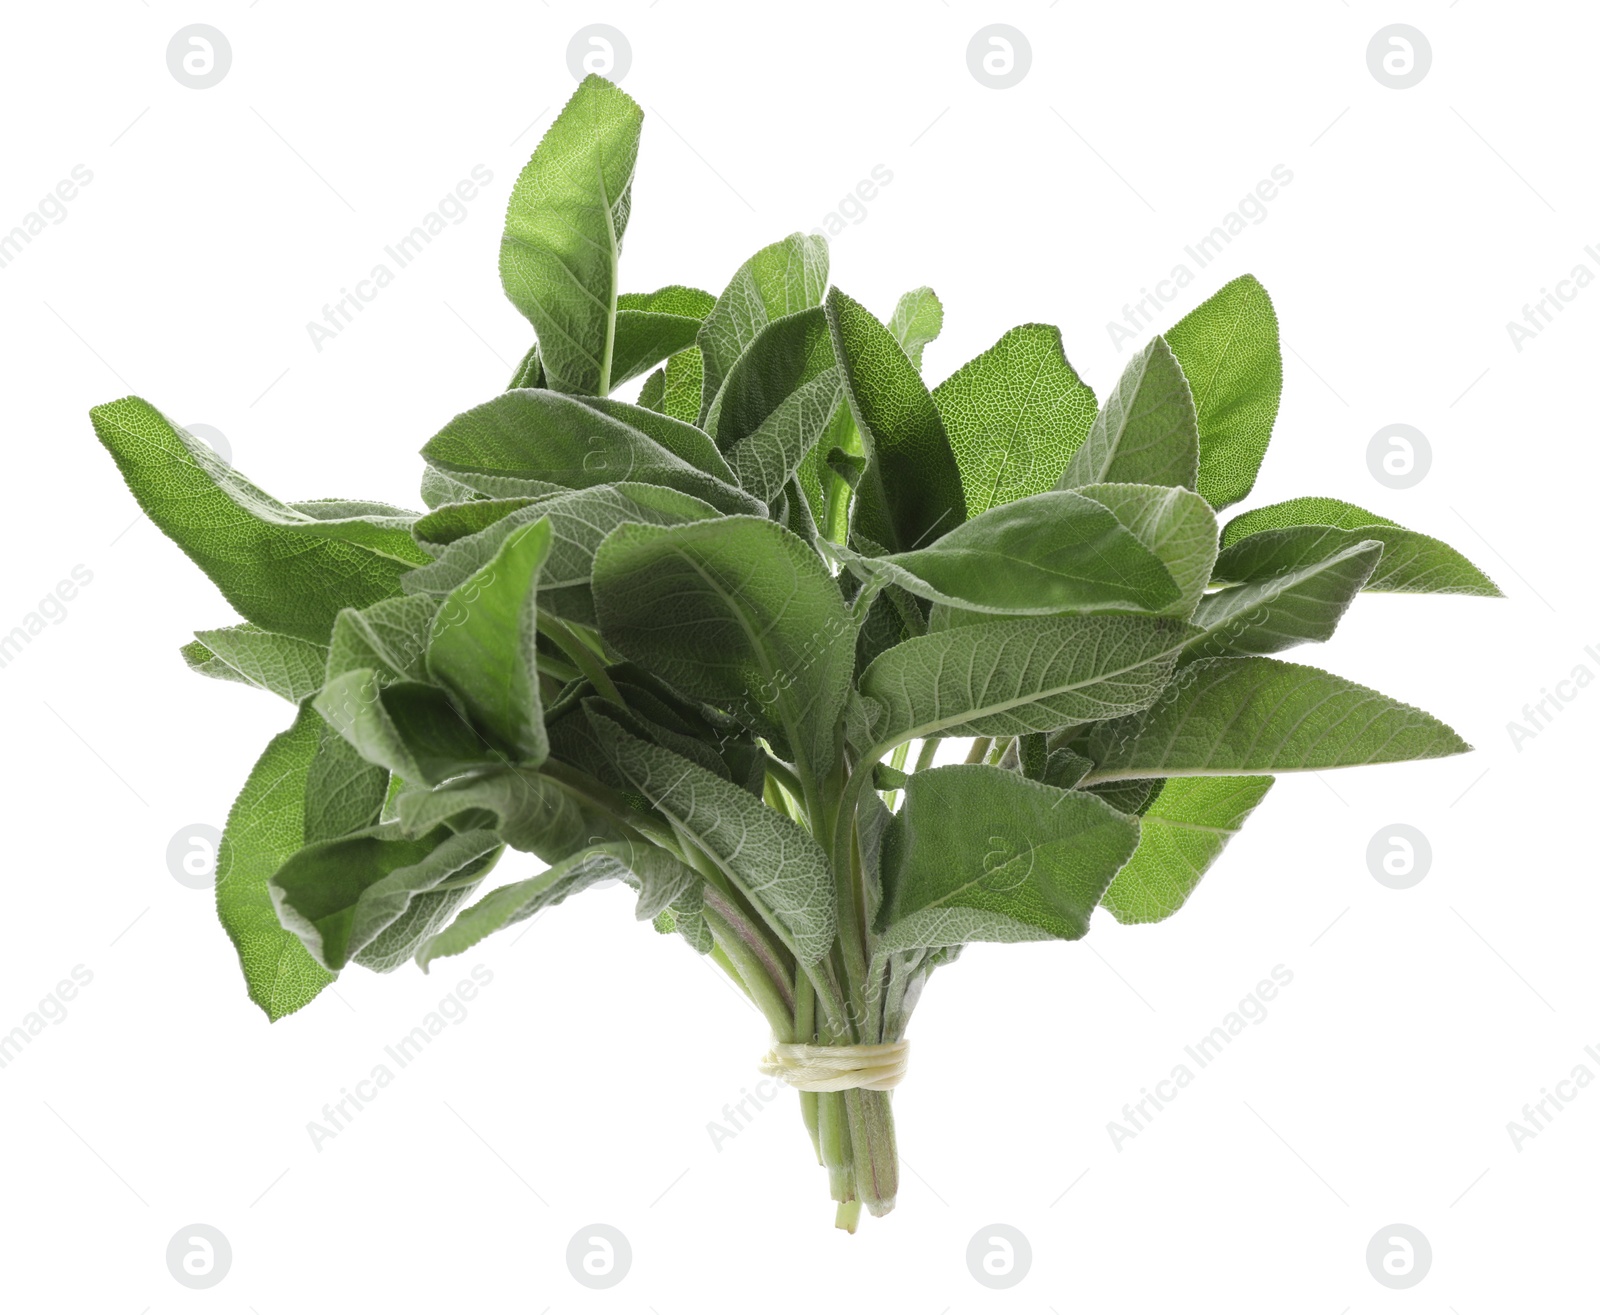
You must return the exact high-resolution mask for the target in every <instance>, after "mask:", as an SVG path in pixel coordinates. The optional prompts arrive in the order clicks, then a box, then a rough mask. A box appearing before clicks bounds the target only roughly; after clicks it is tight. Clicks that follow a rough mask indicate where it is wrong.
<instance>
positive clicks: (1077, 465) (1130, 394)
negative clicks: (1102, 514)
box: [1058, 337, 1200, 489]
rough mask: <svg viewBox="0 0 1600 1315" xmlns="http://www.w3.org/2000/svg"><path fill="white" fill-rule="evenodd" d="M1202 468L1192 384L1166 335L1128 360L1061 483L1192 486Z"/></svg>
mask: <svg viewBox="0 0 1600 1315" xmlns="http://www.w3.org/2000/svg"><path fill="white" fill-rule="evenodd" d="M1199 469H1200V431H1199V425H1198V422H1197V420H1196V419H1195V405H1194V398H1193V396H1192V395H1191V394H1190V392H1189V382H1188V380H1186V379H1185V378H1184V377H1183V370H1182V368H1181V367H1180V366H1179V365H1178V362H1177V358H1176V357H1174V356H1173V354H1172V349H1171V348H1170V347H1168V346H1167V342H1166V339H1164V338H1161V337H1156V338H1152V339H1151V340H1150V343H1149V345H1148V346H1147V347H1145V349H1144V350H1143V351H1141V352H1140V353H1139V354H1138V355H1136V356H1135V357H1134V358H1133V359H1132V360H1131V361H1129V362H1128V368H1127V369H1125V370H1124V371H1123V372H1122V378H1121V379H1119V380H1118V381H1117V386H1116V387H1115V388H1113V389H1112V390H1111V393H1110V395H1109V396H1108V397H1107V398H1106V400H1105V405H1104V406H1102V407H1101V408H1100V413H1099V414H1098V415H1096V416H1095V418H1094V424H1093V425H1091V426H1090V428H1089V436H1088V437H1087V438H1086V439H1085V440H1084V442H1083V446H1082V447H1080V448H1079V449H1078V450H1077V451H1076V452H1074V453H1073V454H1072V460H1071V461H1070V462H1068V463H1067V468H1066V470H1065V472H1064V473H1063V474H1062V476H1061V482H1060V484H1059V485H1058V487H1059V488H1064V489H1074V488H1080V487H1081V486H1083V485H1085V484H1161V485H1166V486H1168V487H1173V488H1185V489H1192V488H1194V486H1195V479H1196V476H1197V475H1198V473H1199Z"/></svg>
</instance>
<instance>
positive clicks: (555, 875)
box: [417, 841, 710, 972]
mask: <svg viewBox="0 0 1600 1315" xmlns="http://www.w3.org/2000/svg"><path fill="white" fill-rule="evenodd" d="M602 881H622V882H626V883H627V884H628V885H630V886H632V887H633V888H634V889H635V890H636V891H638V892H639V901H638V903H637V905H636V906H635V908H634V917H636V918H637V919H638V920H639V921H640V922H644V921H646V920H648V919H651V918H655V917H657V916H658V915H659V914H660V913H661V912H662V911H663V910H667V909H670V910H671V911H672V914H673V920H674V922H675V923H676V925H677V926H676V929H677V930H679V931H681V932H683V934H684V935H685V937H687V938H688V939H689V941H690V943H691V944H694V945H696V948H700V946H701V945H704V947H705V949H706V950H709V949H710V945H709V938H708V937H706V936H705V935H704V922H703V920H701V919H700V918H699V909H700V887H701V886H702V885H703V884H704V882H703V878H702V877H701V876H700V874H699V873H698V872H696V871H695V870H694V869H693V868H691V867H688V866H687V865H685V864H684V863H681V862H679V860H677V859H676V858H674V857H673V856H672V855H671V854H669V853H667V852H666V851H665V850H664V849H657V848H655V847H654V846H653V845H636V844H631V843H629V842H628V841H619V842H617V843H615V844H610V845H598V846H596V847H594V848H592V849H585V850H582V851H580V852H579V853H576V854H574V855H572V856H571V857H570V858H566V859H563V860H562V861H561V862H559V863H556V864H553V865H552V866H551V867H548V868H546V869H545V870H544V871H543V872H541V873H539V874H538V875H537V876H533V877H529V878H528V879H527V880H526V881H518V882H514V883H512V884H511V885H509V886H501V887H500V888H499V889H497V890H492V891H490V892H489V893H488V894H487V895H485V896H484V897H483V898H482V899H481V900H479V901H478V902H477V903H476V904H474V905H473V906H472V907H471V908H468V909H463V910H462V911H461V912H460V913H459V914H457V915H456V920H455V921H454V922H452V923H451V924H450V925H449V926H448V927H446V928H445V929H444V930H443V931H442V932H439V933H438V934H437V935H436V936H434V937H432V938H431V939H430V940H428V941H427V942H426V943H425V944H424V945H423V946H422V947H421V948H420V949H419V950H418V951H417V963H418V964H419V965H420V966H421V967H422V970H423V971H424V972H426V971H427V969H428V966H429V965H430V964H431V963H432V962H433V961H434V960H435V959H442V958H445V957H447V956H449V955H452V954H463V953H465V952H466V951H467V950H470V949H471V948H472V947H473V946H474V945H476V944H477V943H478V942H479V941H481V940H483V939H484V938H485V937H486V936H490V935H493V934H494V933H495V932H497V931H501V930H503V929H504V928H506V927H510V926H512V925H514V924H516V923H518V922H521V921H523V920H524V919H525V918H531V917H533V915H534V914H536V913H538V912H540V911H541V910H543V909H547V908H550V907H552V906H553V905H556V904H560V903H561V902H562V901H563V900H565V899H566V898H567V897H568V896H571V895H576V894H578V893H579V892H580V891H583V890H587V889H588V888H589V887H590V886H593V885H596V884H597V883H599V882H602ZM694 924H698V929H697V928H696V927H695V926H694ZM703 952H704V950H702V953H703Z"/></svg>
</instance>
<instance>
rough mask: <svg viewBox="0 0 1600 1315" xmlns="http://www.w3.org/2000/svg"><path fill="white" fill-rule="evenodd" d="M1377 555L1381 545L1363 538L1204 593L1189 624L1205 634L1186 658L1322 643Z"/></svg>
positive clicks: (1259, 651) (1276, 649)
mask: <svg viewBox="0 0 1600 1315" xmlns="http://www.w3.org/2000/svg"><path fill="white" fill-rule="evenodd" d="M1382 555H1383V545H1382V544H1381V543H1377V542H1375V541H1373V540H1371V539H1367V540H1363V541H1361V542H1358V543H1352V544H1350V545H1348V546H1347V547H1344V548H1341V549H1340V550H1339V551H1338V552H1335V553H1334V554H1333V555H1332V556H1330V557H1325V558H1323V559H1322V560H1321V561H1317V562H1311V563H1309V564H1308V565H1305V566H1301V567H1298V568H1295V569H1293V570H1288V571H1284V572H1282V573H1281V574H1277V575H1271V576H1268V577H1267V578H1265V579H1262V580H1257V581H1255V582H1253V583H1250V584H1241V585H1237V586H1235V587H1234V588H1232V589H1222V590H1219V591H1218V592H1216V593H1213V594H1207V595H1206V596H1205V597H1204V598H1203V599H1201V600H1200V605H1199V606H1198V607H1197V608H1196V609H1195V613H1194V624H1195V625H1197V626H1199V627H1200V628H1201V629H1202V630H1203V631H1204V632H1205V633H1204V634H1203V635H1200V636H1197V637H1196V638H1195V640H1194V642H1193V643H1192V644H1191V645H1190V646H1189V648H1188V649H1187V650H1186V652H1185V654H1184V656H1185V658H1191V657H1194V658H1201V657H1228V656H1244V655H1247V654H1252V653H1259V654H1267V653H1278V652H1281V651H1282V650H1284V649H1286V648H1293V647H1294V646H1295V645H1296V644H1319V643H1321V642H1322V641H1323V640H1325V639H1328V638H1329V637H1330V636H1331V635H1332V634H1333V632H1334V629H1335V627H1337V626H1338V624H1339V619H1340V618H1341V617H1342V616H1343V615H1344V613H1345V609H1346V608H1347V607H1349V606H1350V602H1351V600H1352V599H1353V598H1355V596H1356V594H1358V593H1359V592H1360V591H1361V587H1362V586H1363V585H1364V584H1365V583H1366V582H1367V577H1368V576H1370V575H1371V574H1372V571H1373V568H1374V567H1375V566H1376V565H1377V564H1378V558H1379V557H1381V556H1382Z"/></svg>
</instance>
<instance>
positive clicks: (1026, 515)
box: [837, 490, 1211, 616]
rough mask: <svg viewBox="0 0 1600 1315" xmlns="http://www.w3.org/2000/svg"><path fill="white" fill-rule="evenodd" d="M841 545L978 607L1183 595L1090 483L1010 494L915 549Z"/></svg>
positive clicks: (1080, 607) (1167, 603) (856, 558)
mask: <svg viewBox="0 0 1600 1315" xmlns="http://www.w3.org/2000/svg"><path fill="white" fill-rule="evenodd" d="M837 551H838V553H839V555H840V556H841V557H844V558H845V560H846V561H847V562H848V563H849V564H850V566H851V567H852V569H854V570H855V571H856V572H857V573H859V574H864V575H866V576H869V577H872V578H877V579H882V580H887V581H890V582H892V583H894V584H897V585H899V586H900V587H901V588H903V589H906V590H907V591H909V592H910V593H913V594H915V595H917V597H919V598H927V599H930V600H932V601H933V602H937V603H945V604H947V605H949V606H952V607H957V608H965V609H968V610H971V611H974V612H1002V613H1006V614H1008V615H1014V616H1028V615H1047V614H1052V613H1061V612H1068V611H1072V612H1109V611H1125V612H1164V611H1168V610H1171V609H1173V608H1174V606H1175V605H1177V604H1179V603H1180V602H1181V599H1180V595H1179V591H1178V586H1177V584H1176V583H1175V582H1174V580H1173V577H1172V575H1171V573H1170V572H1169V571H1168V569H1167V567H1166V566H1165V565H1164V564H1163V563H1162V561H1161V559H1160V558H1159V557H1158V556H1157V555H1156V554H1155V553H1154V552H1152V551H1151V550H1150V549H1149V548H1147V547H1146V546H1145V545H1144V544H1142V543H1141V542H1140V541H1139V539H1138V538H1137V537H1136V536H1135V535H1134V533H1133V532H1132V531H1131V530H1129V529H1128V528H1127V527H1125V526H1124V525H1123V524H1122V523H1121V522H1120V521H1119V520H1118V519H1117V517H1116V515H1115V514H1113V512H1112V511H1111V510H1110V509H1109V508H1107V507H1106V506H1104V505H1103V504H1102V503H1101V502H1099V501H1097V500H1096V499H1094V498H1091V497H1087V496H1085V495H1084V494H1083V493H1081V492H1065V491H1059V490H1057V491H1052V492H1049V493H1035V494H1034V495H1033V496H1032V497H1028V498H1022V499H1019V500H1018V501H1016V502H1007V503H1004V504H1002V505H1001V506H998V507H993V508H991V509H990V510H988V511H986V512H984V513H983V514H982V515H980V516H974V517H973V518H972V519H971V520H970V521H966V522H965V523H963V524H960V525H959V526H958V527H957V528H955V529H953V530H951V531H950V533H948V534H946V535H944V536H943V537H942V538H940V539H939V540H937V541H936V542H935V543H934V544H932V545H931V546H930V547H927V548H920V549H917V550H915V551H912V552H902V553H892V554H890V555H889V556H886V557H866V556H862V555H860V554H857V553H852V552H850V551H849V550H847V549H839V550H837ZM1210 564H1211V563H1210V558H1209V556H1208V557H1207V559H1206V563H1205V567H1206V569H1205V570H1204V571H1203V572H1202V577H1204V576H1205V575H1208V574H1209V568H1210ZM1202 587H1203V578H1202Z"/></svg>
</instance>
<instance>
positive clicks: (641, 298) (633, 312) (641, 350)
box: [611, 284, 716, 420]
mask: <svg viewBox="0 0 1600 1315" xmlns="http://www.w3.org/2000/svg"><path fill="white" fill-rule="evenodd" d="M715 302H716V298H715V297H713V296H712V295H711V294H710V293H709V292H702V291H701V290H700V289H699V288H686V287H684V286H682V285H681V284H673V285H672V286H670V287H665V288H657V289H656V290H655V291H654V292H624V293H623V294H622V295H621V296H620V297H618V298H617V329H616V339H615V345H614V347H613V349H612V354H611V387H612V388H613V389H615V388H616V387H618V385H620V384H623V383H626V382H627V381H628V380H629V379H633V378H636V377H637V376H639V375H641V374H643V373H644V372H645V371H646V370H649V369H652V368H653V367H654V366H656V365H657V364H659V363H660V362H661V361H664V360H666V359H667V358H668V357H669V356H672V355H674V354H675V353H677V352H681V351H685V350H687V349H688V348H690V347H693V346H694V340H695V335H696V334H698V333H699V332H700V323H701V321H702V320H704V319H705V317H706V312H707V311H709V310H710V309H711V307H712V305H713V304H714V303H715ZM689 419H691V420H692V419H694V417H693V416H690V417H689Z"/></svg>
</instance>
